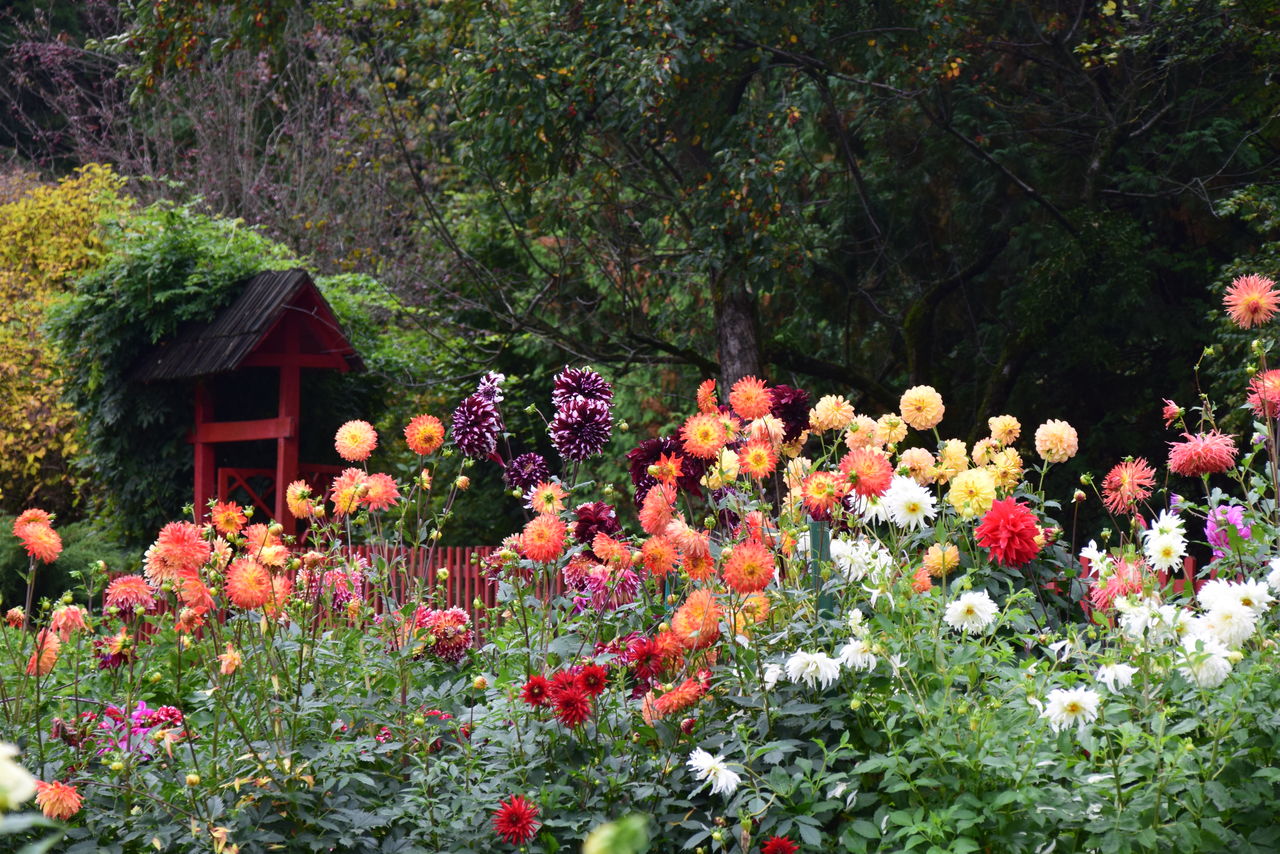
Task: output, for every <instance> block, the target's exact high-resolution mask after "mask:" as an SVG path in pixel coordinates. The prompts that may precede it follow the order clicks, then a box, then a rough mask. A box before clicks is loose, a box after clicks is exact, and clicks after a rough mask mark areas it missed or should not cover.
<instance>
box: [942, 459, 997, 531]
mask: <svg viewBox="0 0 1280 854" xmlns="http://www.w3.org/2000/svg"><path fill="white" fill-rule="evenodd" d="M995 500H996V482H995V479H994V478H992V476H991V472H989V471H987V470H986V469H969V470H968V471H962V472H960V473H959V474H958V475H956V476H955V478H953V479H952V481H951V489H950V490H949V491H948V492H947V501H948V502H949V503H950V504H951V506H952V507H954V508H955V509H956V513H958V514H959V515H960V517H961V518H962V519H976V518H978V517H979V516H983V515H985V514H986V512H987V511H988V510H990V509H991V505H992V504H993V503H995Z"/></svg>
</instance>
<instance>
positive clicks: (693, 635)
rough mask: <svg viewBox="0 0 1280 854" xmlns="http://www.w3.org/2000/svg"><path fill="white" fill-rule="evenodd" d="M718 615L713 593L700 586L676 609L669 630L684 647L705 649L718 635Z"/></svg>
mask: <svg viewBox="0 0 1280 854" xmlns="http://www.w3.org/2000/svg"><path fill="white" fill-rule="evenodd" d="M720 616H721V611H720V606H719V605H718V604H716V597H715V594H714V593H712V592H711V591H710V590H707V589H705V588H701V589H698V590H695V591H693V592H692V593H690V594H689V598H688V599H686V600H685V601H684V604H683V605H681V606H680V607H679V608H677V609H676V613H675V616H673V617H672V618H671V631H672V633H673V634H674V635H675V636H676V637H677V638H679V639H680V644H681V645H682V646H683V647H684V648H685V649H706V648H707V647H709V646H711V645H712V644H713V643H715V642H716V639H717V638H719V637H720Z"/></svg>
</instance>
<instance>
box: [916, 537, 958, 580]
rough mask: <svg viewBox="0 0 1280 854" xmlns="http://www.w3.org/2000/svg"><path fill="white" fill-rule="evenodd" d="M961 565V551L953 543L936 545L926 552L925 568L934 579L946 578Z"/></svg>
mask: <svg viewBox="0 0 1280 854" xmlns="http://www.w3.org/2000/svg"><path fill="white" fill-rule="evenodd" d="M959 565H960V550H959V549H958V548H956V547H955V546H953V545H952V544H951V543H934V544H933V545H931V546H929V548H928V549H926V550H925V553H924V568H925V571H926V572H928V573H929V574H930V575H932V576H933V577H934V578H945V577H947V576H948V575H949V574H951V571H952V570H953V569H955V568H956V567H957V566H959Z"/></svg>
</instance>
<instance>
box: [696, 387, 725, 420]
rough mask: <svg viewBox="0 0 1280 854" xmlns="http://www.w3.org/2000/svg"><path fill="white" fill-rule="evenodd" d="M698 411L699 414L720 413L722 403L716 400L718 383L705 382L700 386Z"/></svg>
mask: <svg viewBox="0 0 1280 854" xmlns="http://www.w3.org/2000/svg"><path fill="white" fill-rule="evenodd" d="M697 400H698V411H699V412H711V413H714V412H718V411H719V409H720V402H719V401H718V400H717V399H716V381H715V380H703V381H702V383H701V384H700V385H699V386H698V394H697Z"/></svg>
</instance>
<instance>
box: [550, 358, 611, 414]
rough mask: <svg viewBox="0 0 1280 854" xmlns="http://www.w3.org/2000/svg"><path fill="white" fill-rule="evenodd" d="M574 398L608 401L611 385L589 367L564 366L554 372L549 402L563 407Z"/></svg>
mask: <svg viewBox="0 0 1280 854" xmlns="http://www.w3.org/2000/svg"><path fill="white" fill-rule="evenodd" d="M576 400H598V401H600V402H602V403H606V404H607V403H610V402H611V401H612V400H613V385H612V384H610V383H609V382H608V381H607V380H606V379H605V378H604V377H602V376H600V375H599V374H597V373H596V372H595V371H593V370H591V369H590V368H565V369H564V370H563V371H561V372H560V373H558V374H556V378H555V382H554V385H553V386H552V388H551V404H552V405H553V406H554V407H555V408H556V409H564V408H565V406H567V405H569V404H570V403H572V402H574V401H576Z"/></svg>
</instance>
